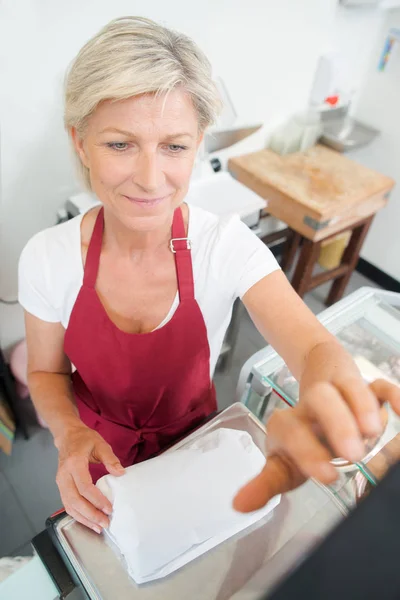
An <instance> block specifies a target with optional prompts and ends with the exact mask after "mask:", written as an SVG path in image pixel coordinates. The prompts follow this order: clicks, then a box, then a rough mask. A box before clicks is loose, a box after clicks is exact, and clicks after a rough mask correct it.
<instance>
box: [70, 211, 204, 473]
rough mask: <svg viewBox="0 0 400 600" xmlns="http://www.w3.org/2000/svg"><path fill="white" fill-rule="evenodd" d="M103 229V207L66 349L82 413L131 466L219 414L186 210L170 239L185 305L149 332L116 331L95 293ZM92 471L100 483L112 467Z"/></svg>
mask: <svg viewBox="0 0 400 600" xmlns="http://www.w3.org/2000/svg"><path fill="white" fill-rule="evenodd" d="M103 229H104V211H103V209H101V210H100V212H99V214H98V216H97V219H96V223H95V226H94V230H93V234H92V238H91V240H90V245H89V248H88V252H87V257H86V264H85V271H84V278H83V285H82V287H81V289H80V291H79V294H78V297H77V299H76V302H75V304H74V307H73V309H72V313H71V317H70V320H69V324H68V327H67V331H66V333H65V342H64V349H65V352H66V354H67V356H68V357H69V359H70V360H71V362H72V364H73V365H75V367H76V371H75V372H74V373H73V374H72V383H73V390H74V394H75V398H76V403H77V407H78V410H79V415H80V418H81V419H82V421H83V422H84V423H85V424H86V425H88V426H89V427H91V428H92V429H95V430H96V431H98V433H99V434H100V435H101V436H102V437H103V438H104V439H105V440H106V441H107V442H108V443H109V444H110V445H111V447H112V449H113V451H114V453H115V454H116V455H117V456H118V458H119V459H120V461H121V463H122V465H123V466H124V467H127V466H130V465H132V464H133V463H137V462H140V461H143V460H146V459H147V458H149V457H150V456H152V455H154V454H157V453H158V452H160V451H161V450H162V449H163V448H165V447H167V446H168V445H170V444H172V443H173V442H174V441H175V440H177V439H178V438H180V437H182V436H183V435H184V434H185V433H186V432H188V431H189V430H191V429H193V428H195V427H196V426H197V425H199V424H200V423H201V422H202V421H203V420H204V419H205V418H206V417H207V416H209V415H210V414H211V413H212V412H214V411H215V410H216V401H215V390H214V386H213V385H212V383H211V381H210V349H209V345H208V339H207V330H206V326H205V323H204V319H203V315H202V313H201V311H200V308H199V305H198V304H197V302H196V300H195V296H194V283H193V271H192V259H191V253H190V249H189V248H188V245H189V244H188V242H187V238H186V232H185V226H184V222H183V217H182V212H181V209H180V208H178V209H177V210H176V211H175V214H174V218H173V223H172V238H173V239H172V241H171V244H172V247H171V249H172V248H173V249H174V251H175V266H176V272H177V280H178V291H179V305H178V307H177V309H176V311H175V313H174V315H173V316H172V318H171V319H170V321H168V323H166V324H165V325H164V326H163V327H161V328H160V329H156V330H154V331H152V332H150V333H142V334H135V333H125V332H123V331H121V330H120V329H118V327H116V325H114V323H113V322H112V321H111V320H110V318H109V317H108V315H107V313H106V311H105V309H104V307H103V305H102V303H101V301H100V299H99V297H98V295H97V292H96V289H95V285H96V279H97V272H98V268H99V262H100V253H101V247H102V239H103ZM90 472H91V475H92V478H93V481H94V482H96V481H97V479H99V477H101V476H102V475H105V474H106V473H107V471H106V469H105V467H104V466H103V465H100V464H90Z"/></svg>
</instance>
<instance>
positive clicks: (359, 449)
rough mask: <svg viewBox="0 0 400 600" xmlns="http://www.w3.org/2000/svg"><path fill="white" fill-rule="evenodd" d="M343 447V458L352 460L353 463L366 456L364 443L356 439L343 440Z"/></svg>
mask: <svg viewBox="0 0 400 600" xmlns="http://www.w3.org/2000/svg"><path fill="white" fill-rule="evenodd" d="M341 446H342V449H343V451H344V452H343V454H344V456H343V458H347V460H350V461H351V462H356V461H358V460H361V459H362V457H363V456H364V454H365V448H364V446H363V444H362V442H361V441H360V440H357V439H356V438H350V439H347V440H343V442H342V444H341Z"/></svg>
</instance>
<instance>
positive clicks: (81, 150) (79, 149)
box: [70, 127, 89, 168]
mask: <svg viewBox="0 0 400 600" xmlns="http://www.w3.org/2000/svg"><path fill="white" fill-rule="evenodd" d="M70 136H71V140H72V143H73V145H74V148H75V150H76V153H77V154H78V156H79V158H80V159H81V161H82V163H83V165H84V166H85V167H86V168H89V159H88V156H87V154H86V151H85V147H84V139H83V138H82V137H81V136H80V135H79V133H78V131H77V130H76V127H71V129H70Z"/></svg>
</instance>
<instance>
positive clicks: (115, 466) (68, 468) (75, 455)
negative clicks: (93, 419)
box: [55, 423, 124, 533]
mask: <svg viewBox="0 0 400 600" xmlns="http://www.w3.org/2000/svg"><path fill="white" fill-rule="evenodd" d="M55 445H56V447H57V448H58V452H59V461H58V471H57V477H56V481H57V485H58V488H59V490H60V494H61V499H62V501H63V505H64V508H65V510H66V512H67V513H68V514H69V515H71V517H73V518H74V519H76V521H79V522H80V523H82V524H83V525H86V526H87V527H90V528H91V529H93V531H96V532H97V533H101V530H102V528H104V527H108V525H109V518H108V515H111V512H112V504H111V502H110V501H109V500H107V498H106V497H105V496H104V495H103V494H102V493H101V492H100V490H99V489H98V488H97V487H96V486H95V485H94V484H93V482H92V478H91V476H90V472H89V463H102V464H103V465H104V466H105V468H106V469H107V471H108V472H109V473H110V474H111V475H116V476H118V475H123V474H124V468H123V466H122V465H121V463H120V461H119V460H118V458H117V457H116V456H115V454H114V452H113V451H112V448H111V446H110V445H109V444H107V442H106V441H105V440H104V439H103V438H102V437H101V435H99V434H98V433H97V432H96V431H94V430H93V429H90V428H89V427H86V425H84V424H83V423H82V424H79V423H78V424H76V425H73V426H72V427H67V428H66V429H65V431H64V432H63V434H62V435H61V436H59V437H58V438H57V439H55Z"/></svg>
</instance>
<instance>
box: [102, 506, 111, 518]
mask: <svg viewBox="0 0 400 600" xmlns="http://www.w3.org/2000/svg"><path fill="white" fill-rule="evenodd" d="M103 512H104V513H105V514H106V515H108V516H109V517H110V516H111V515H112V509H111V508H104V509H103Z"/></svg>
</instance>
